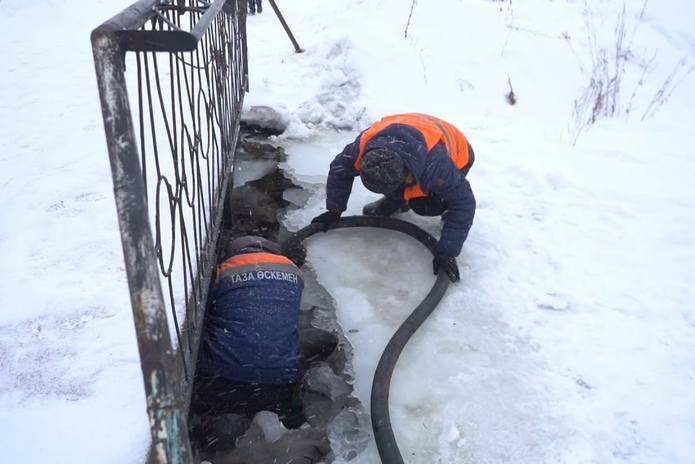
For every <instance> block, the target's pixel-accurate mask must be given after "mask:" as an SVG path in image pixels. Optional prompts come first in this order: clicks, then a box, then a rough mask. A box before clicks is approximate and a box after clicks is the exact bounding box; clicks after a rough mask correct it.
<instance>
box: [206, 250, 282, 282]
mask: <svg viewBox="0 0 695 464" xmlns="http://www.w3.org/2000/svg"><path fill="white" fill-rule="evenodd" d="M263 263H278V264H289V265H291V266H292V267H294V263H293V262H292V261H291V260H290V259H289V258H287V257H286V256H281V255H274V254H272V253H244V254H241V255H236V256H232V257H231V258H229V259H228V260H226V261H225V262H223V263H222V264H220V265H219V266H217V277H220V276H221V275H222V273H223V272H224V271H226V270H227V269H230V268H234V267H240V266H248V265H254V264H263Z"/></svg>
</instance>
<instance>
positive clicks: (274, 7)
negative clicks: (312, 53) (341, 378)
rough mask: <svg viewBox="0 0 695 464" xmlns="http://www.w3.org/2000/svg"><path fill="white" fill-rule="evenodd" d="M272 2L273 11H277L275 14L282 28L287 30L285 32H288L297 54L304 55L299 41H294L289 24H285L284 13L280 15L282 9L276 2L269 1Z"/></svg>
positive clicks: (273, 0)
mask: <svg viewBox="0 0 695 464" xmlns="http://www.w3.org/2000/svg"><path fill="white" fill-rule="evenodd" d="M268 1H269V2H270V6H272V7H273V11H275V14H276V15H277V17H278V19H279V20H280V22H281V23H282V27H284V28H285V32H287V35H288V36H289V37H290V40H291V41H292V45H294V50H295V51H296V52H297V53H304V50H302V49H301V48H300V47H299V44H298V43H297V41H296V40H295V39H294V36H293V35H292V31H290V27H289V26H288V25H287V22H285V18H284V17H283V16H282V13H280V9H279V8H278V6H277V5H276V4H275V0H268Z"/></svg>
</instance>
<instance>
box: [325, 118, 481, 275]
mask: <svg viewBox="0 0 695 464" xmlns="http://www.w3.org/2000/svg"><path fill="white" fill-rule="evenodd" d="M474 160H475V156H474V154H473V148H472V147H471V145H470V144H469V143H468V140H467V139H466V137H465V136H464V135H463V133H461V131H459V130H458V129H457V128H456V127H454V126H453V125H452V124H449V123H448V122H446V121H443V120H441V119H439V118H436V117H434V116H430V115H427V114H421V113H407V114H397V115H393V116H386V117H384V118H382V119H381V120H380V121H377V122H376V123H374V124H372V126H371V127H369V128H368V129H367V130H365V131H364V132H362V133H361V134H360V135H359V136H358V137H357V138H356V139H355V141H353V142H351V143H349V144H348V145H347V146H345V148H344V149H343V151H342V152H341V153H340V154H338V155H337V156H336V157H335V159H334V160H333V162H332V163H331V165H330V169H329V171H328V179H327V183H326V209H327V210H328V211H327V212H325V213H322V214H320V215H319V216H317V217H315V218H314V219H313V220H312V221H311V222H312V223H322V224H323V225H324V231H326V230H328V228H329V226H330V224H331V223H332V222H335V221H337V220H338V219H339V218H340V215H341V214H342V213H343V211H345V209H346V208H347V203H348V199H349V197H350V193H351V192H352V184H353V181H354V179H355V177H357V176H359V177H360V179H361V180H362V184H364V186H365V187H366V188H367V189H368V190H370V191H372V192H375V193H381V194H383V195H384V197H383V198H381V199H380V200H378V201H376V202H375V203H370V204H368V205H365V206H364V209H363V211H362V214H364V215H365V216H386V217H388V216H391V215H393V214H395V213H397V212H399V211H400V212H405V211H407V210H408V209H411V208H412V210H413V212H415V213H416V214H419V215H421V216H441V217H442V219H443V221H444V223H443V227H442V233H441V237H440V239H439V244H438V247H437V254H436V256H435V258H434V261H433V270H434V273H435V274H437V273H438V271H439V269H440V268H441V269H442V270H443V271H444V272H446V274H447V275H448V276H449V278H450V279H451V281H452V282H456V281H458V280H459V279H460V275H459V269H458V264H457V263H456V257H457V256H458V255H459V253H461V248H462V247H463V242H464V241H465V240H466V238H467V237H468V231H469V230H470V228H471V225H472V224H473V217H474V215H475V208H476V203H475V197H474V196H473V191H472V190H471V186H470V184H469V183H468V180H467V179H466V175H467V174H468V171H469V170H470V168H471V166H472V165H473V161H474Z"/></svg>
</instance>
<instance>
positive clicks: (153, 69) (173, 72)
mask: <svg viewBox="0 0 695 464" xmlns="http://www.w3.org/2000/svg"><path fill="white" fill-rule="evenodd" d="M245 23H246V1H245V0H211V1H209V2H206V1H197V0H141V1H140V2H138V3H135V4H133V5H131V6H130V7H129V8H127V9H125V10H123V11H122V12H121V13H120V14H118V15H116V16H114V17H113V18H111V19H110V20H108V21H106V22H105V23H103V24H102V25H101V26H99V27H97V28H96V29H95V30H94V31H93V32H92V35H91V40H92V49H93V54H94V63H95V67H96V75H97V81H98V85H99V93H100V98H101V107H102V113H103V119H104V127H105V131H106V141H107V146H108V153H109V158H110V161H111V170H112V175H113V184H114V195H115V199H116V206H117V211H118V218H119V225H120V229H121V237H122V245H123V251H124V257H125V263H126V270H127V275H128V284H129V288H130V294H131V304H132V310H133V315H134V318H135V326H136V332H137V339H138V346H139V353H140V359H141V364H142V372H143V379H144V383H145V392H146V395H147V411H148V415H149V419H150V426H151V431H152V451H151V458H150V461H154V462H182V463H183V462H186V463H187V462H191V461H192V453H191V449H190V444H189V441H188V430H187V427H186V412H187V410H188V406H189V403H190V396H191V387H192V383H193V374H194V371H195V361H196V357H197V351H198V342H199V338H200V329H201V324H202V318H203V314H204V311H205V306H206V300H207V297H208V288H209V285H210V282H211V277H212V274H213V272H214V267H215V261H216V251H217V240H218V234H219V230H220V222H221V220H222V214H223V210H224V207H225V205H224V203H225V197H226V192H227V190H228V187H229V186H230V184H231V182H232V180H231V173H232V172H233V169H232V167H233V166H232V164H233V158H234V151H235V148H236V144H237V139H238V134H239V115H240V111H241V106H242V103H243V97H244V94H245V91H246V90H247V87H248V77H247V76H248V70H247V59H246V56H247V55H246V30H245ZM128 91H131V93H130V95H129V92H128Z"/></svg>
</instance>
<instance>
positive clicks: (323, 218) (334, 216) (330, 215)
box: [311, 211, 341, 232]
mask: <svg viewBox="0 0 695 464" xmlns="http://www.w3.org/2000/svg"><path fill="white" fill-rule="evenodd" d="M340 214H341V213H337V212H335V211H326V212H325V213H322V214H319V215H318V216H316V217H315V218H314V219H312V220H311V223H312V224H315V223H317V222H318V223H321V224H323V231H324V232H328V228H329V227H330V226H331V224H333V223H334V222H335V221H337V220H338V219H340Z"/></svg>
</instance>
